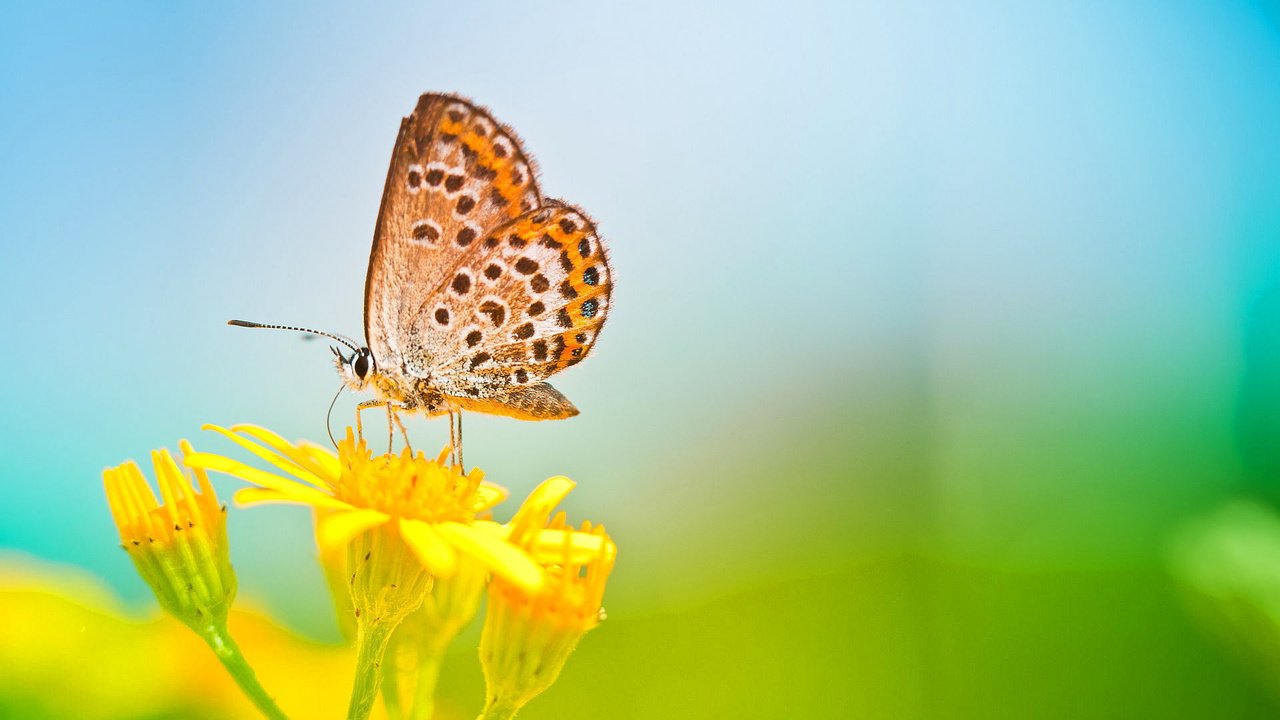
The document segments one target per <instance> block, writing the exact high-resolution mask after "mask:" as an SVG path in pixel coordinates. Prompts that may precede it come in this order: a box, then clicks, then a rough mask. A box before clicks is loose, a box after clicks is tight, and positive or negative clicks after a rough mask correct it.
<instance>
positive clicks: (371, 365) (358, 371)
mask: <svg viewBox="0 0 1280 720" xmlns="http://www.w3.org/2000/svg"><path fill="white" fill-rule="evenodd" d="M330 349H331V350H333V356H334V363H335V364H336V365H337V366H338V373H339V374H340V375H342V380H343V382H345V383H346V384H347V387H348V388H351V389H352V390H363V389H364V388H365V386H366V385H367V384H368V383H369V382H370V381H371V380H372V379H373V376H374V375H376V374H377V373H378V361H377V360H375V359H374V357H373V353H372V352H370V350H369V348H367V347H362V348H356V349H355V350H354V351H352V353H351V354H350V355H343V354H342V351H341V350H339V349H338V348H336V347H333V348H330Z"/></svg>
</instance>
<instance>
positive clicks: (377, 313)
mask: <svg viewBox="0 0 1280 720" xmlns="http://www.w3.org/2000/svg"><path fill="white" fill-rule="evenodd" d="M540 204H541V196H540V194H539V192H538V187H537V183H536V180H535V178H534V169H533V165H532V162H531V160H530V159H529V158H528V157H527V156H526V155H525V153H524V151H523V150H522V149H521V147H520V143H519V140H518V139H517V138H516V136H515V134H514V132H513V131H512V130H511V129H510V128H507V127H506V126H504V125H502V124H500V123H498V122H497V121H496V120H494V119H493V117H492V116H491V115H489V113H488V112H486V111H485V110H484V109H482V108H480V107H478V106H476V105H474V104H472V103H471V102H469V101H467V100H464V99H462V98H459V97H456V96H452V95H439V94H430V93H429V94H426V95H423V96H422V97H421V98H419V99H418V105H417V107H416V108H415V109H414V111H413V114H411V115H410V116H409V117H407V118H405V119H404V120H403V122H401V124H400V134H399V136H398V137H397V138H396V144H395V149H394V150H393V151H392V155H391V168H390V170H389V171H388V172H387V184H386V188H385V189H384V191H383V195H382V207H381V209H380V210H379V211H378V223H377V227H376V229H375V231H374V237H373V249H372V251H371V252H370V255H369V273H368V276H367V277H366V278H365V297H364V321H365V339H366V342H367V343H368V345H369V348H370V349H371V350H372V351H373V355H374V357H375V358H376V359H377V361H378V362H379V363H380V364H382V365H383V366H384V367H386V366H387V365H388V364H392V363H394V364H397V365H399V366H401V368H402V369H403V370H404V371H406V372H408V373H409V374H413V375H424V374H425V373H426V372H428V371H429V369H430V368H431V367H432V366H433V365H434V362H433V358H432V357H431V356H430V352H429V349H430V346H429V345H428V344H427V343H426V340H427V339H426V338H424V337H421V336H418V335H416V332H417V328H418V324H417V322H416V321H417V318H416V317H415V314H416V313H418V312H419V311H420V309H421V308H422V307H423V306H424V305H425V304H426V302H427V297H428V294H429V293H431V292H433V291H434V289H435V288H437V287H438V286H439V285H440V284H441V281H442V280H444V279H445V278H446V277H453V275H454V274H455V270H454V268H455V267H456V266H457V264H458V260H459V257H460V256H463V255H466V254H467V253H468V251H469V250H473V249H474V245H475V244H476V243H477V242H478V241H479V240H480V239H482V238H483V237H485V235H486V233H487V232H488V231H489V230H491V229H492V228H495V227H498V226H500V225H502V224H503V223H506V222H508V221H510V220H511V219H512V218H515V217H517V216H519V215H520V214H521V213H524V212H526V211H530V210H534V209H536V208H537V207H539V205H540Z"/></svg>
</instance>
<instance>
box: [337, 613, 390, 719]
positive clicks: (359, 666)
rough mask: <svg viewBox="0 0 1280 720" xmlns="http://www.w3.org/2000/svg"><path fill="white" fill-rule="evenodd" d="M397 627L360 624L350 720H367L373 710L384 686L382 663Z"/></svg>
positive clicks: (348, 710) (348, 713)
mask: <svg viewBox="0 0 1280 720" xmlns="http://www.w3.org/2000/svg"><path fill="white" fill-rule="evenodd" d="M394 629H395V626H394V625H392V624H389V623H385V622H371V623H365V622H361V623H360V624H359V628H358V630H357V633H356V643H357V645H359V650H358V651H357V655H356V679H355V683H354V684H353V685H352V686H351V704H350V705H349V706H347V720H365V718H367V717H369V713H370V712H372V711H373V703H374V701H376V700H377V699H378V688H379V687H380V686H381V684H382V660H383V657H384V656H385V655H386V654H387V641H389V640H390V639H391V631H392V630H394Z"/></svg>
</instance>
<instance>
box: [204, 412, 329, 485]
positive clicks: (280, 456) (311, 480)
mask: <svg viewBox="0 0 1280 720" xmlns="http://www.w3.org/2000/svg"><path fill="white" fill-rule="evenodd" d="M236 427H237V428H242V427H253V426H242V425H237V426H236ZM202 428H203V429H204V430H212V431H214V432H216V433H218V434H219V435H222V436H223V437H225V438H227V439H228V440H230V441H231V442H233V443H235V444H237V445H239V446H240V447H242V448H244V449H245V450H248V451H249V452H251V453H253V454H254V455H257V456H258V457H260V458H262V459H263V460H266V461H267V462H269V463H271V464H272V465H275V466H276V467H277V468H279V469H281V470H283V471H285V472H287V473H289V474H290V475H292V476H294V477H296V478H298V479H299V480H301V481H303V482H305V483H307V484H308V485H312V486H314V487H317V488H321V489H327V488H328V483H326V482H325V479H324V478H321V477H320V476H318V475H316V474H315V473H314V472H312V471H311V470H309V469H307V468H306V467H305V466H302V465H300V464H299V463H298V462H297V461H296V460H294V459H293V458H292V457H291V456H290V454H287V453H282V452H280V451H279V450H276V451H275V452H272V449H271V448H266V447H263V446H262V445H259V444H258V443H255V442H251V441H249V440H246V439H245V438H242V437H240V436H239V435H237V434H235V433H234V432H232V431H231V430H227V429H226V428H223V427H218V426H217V425H204V426H202ZM258 429H261V428H258ZM262 431H263V432H264V433H266V432H270V431H269V430H262ZM246 434H249V433H247V432H246ZM277 437H278V436H277ZM264 442H265V441H264ZM281 442H283V440H282V441H281ZM286 445H287V443H286ZM288 447H289V448H290V449H292V446H288ZM259 484H261V483H259Z"/></svg>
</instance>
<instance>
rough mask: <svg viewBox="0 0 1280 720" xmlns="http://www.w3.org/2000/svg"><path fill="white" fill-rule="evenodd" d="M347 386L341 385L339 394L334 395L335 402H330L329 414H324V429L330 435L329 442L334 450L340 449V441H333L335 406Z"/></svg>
mask: <svg viewBox="0 0 1280 720" xmlns="http://www.w3.org/2000/svg"><path fill="white" fill-rule="evenodd" d="M345 387H346V385H339V386H338V392H336V393H334V394H333V400H330V401H329V412H327V413H325V414H324V429H325V432H327V433H329V442H331V443H333V449H334V450H337V449H338V441H337V440H334V439H333V406H334V405H337V404H338V396H339V395H341V394H342V389H343V388H345Z"/></svg>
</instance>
